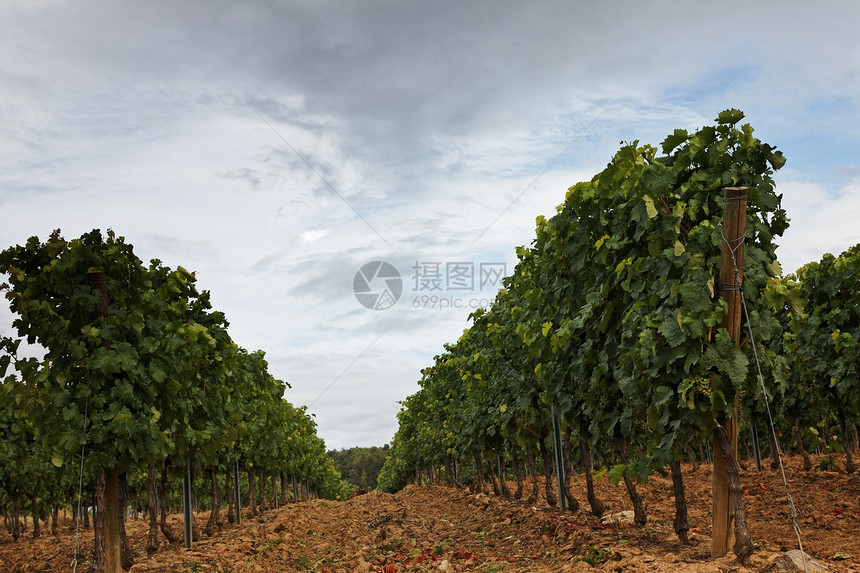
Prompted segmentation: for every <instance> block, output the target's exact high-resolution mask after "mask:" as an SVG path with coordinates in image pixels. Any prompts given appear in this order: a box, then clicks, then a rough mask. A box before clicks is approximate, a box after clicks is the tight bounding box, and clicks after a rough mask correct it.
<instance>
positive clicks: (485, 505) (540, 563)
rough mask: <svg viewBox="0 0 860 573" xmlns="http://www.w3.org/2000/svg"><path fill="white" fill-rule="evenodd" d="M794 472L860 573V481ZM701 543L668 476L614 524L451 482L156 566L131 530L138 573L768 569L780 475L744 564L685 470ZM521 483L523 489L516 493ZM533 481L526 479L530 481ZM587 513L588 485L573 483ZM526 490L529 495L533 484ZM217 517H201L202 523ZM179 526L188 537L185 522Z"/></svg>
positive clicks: (825, 529) (620, 491)
mask: <svg viewBox="0 0 860 573" xmlns="http://www.w3.org/2000/svg"><path fill="white" fill-rule="evenodd" d="M799 468H800V460H799V459H794V460H789V461H788V463H787V471H788V479H789V487H790V490H791V493H792V496H793V498H794V501H795V505H796V507H797V511H798V520H799V525H800V528H801V532H802V541H803V547H804V549H805V551H806V552H807V553H809V554H810V555H812V556H813V557H814V558H815V559H816V560H818V561H819V562H820V563H821V564H823V565H825V566H826V567H828V569H830V570H831V571H839V572H852V571H860V476H857V475H853V476H846V475H845V474H843V473H838V472H824V471H818V470H814V471H812V472H803V471H801V470H800V469H799ZM684 469H685V485H686V487H687V502H688V507H689V512H690V516H689V517H690V525H691V527H692V529H691V533H690V544H689V545H686V546H684V545H681V544H680V543H679V542H678V539H677V537H676V536H675V534H674V532H673V531H672V525H671V524H672V519H673V517H674V500H673V498H672V485H671V481H670V480H669V479H668V478H662V477H660V476H654V477H652V478H651V479H650V480H649V482H648V483H647V484H645V485H642V486H639V487H640V491H641V492H642V493H643V494H644V496H645V503H646V505H647V510H648V523H647V525H646V526H645V527H642V528H639V527H635V526H633V525H631V524H625V523H621V524H606V523H602V522H601V520H600V519H599V518H597V517H594V516H592V515H590V514H588V513H576V514H570V513H564V514H563V513H560V512H558V511H555V510H552V509H550V508H549V507H548V506H546V505H545V504H543V503H542V502H539V504H537V505H536V504H529V503H527V502H525V501H515V500H508V499H503V498H497V497H495V496H493V495H492V494H491V495H489V496H485V495H483V494H478V495H473V494H471V493H470V492H467V491H462V490H456V489H453V488H449V487H444V486H425V487H415V486H409V487H408V488H406V489H405V490H403V491H401V492H399V493H397V494H395V495H389V494H383V493H379V492H371V493H369V494H366V495H361V496H357V497H355V498H353V499H351V500H348V501H343V502H333V501H324V500H314V501H310V502H302V503H297V504H290V505H287V506H283V507H281V508H279V509H273V510H269V511H267V512H265V513H264V514H263V515H262V516H261V517H257V518H252V519H243V521H242V524H241V525H240V526H232V525H231V526H227V527H225V528H224V530H223V531H221V532H220V533H218V534H216V535H215V536H213V537H211V538H207V537H204V538H203V539H201V540H200V541H199V542H197V543H195V544H194V547H193V549H192V550H190V551H189V550H186V549H185V548H184V547H182V546H180V547H177V546H167V545H166V544H164V543H163V542H162V547H161V549H160V550H159V551H158V552H157V553H155V554H154V555H152V556H149V557H147V556H146V555H145V553H144V552H143V547H144V544H145V541H146V524H145V522H144V521H143V520H140V521H134V520H130V521H128V522H127V525H126V527H127V530H128V532H129V536H130V538H131V542H132V550H133V552H134V553H135V555H136V564H135V566H134V567H133V568H132V572H136V573H142V572H197V571H201V572H202V571H207V572H246V571H266V572H268V571H317V572H352V571H362V572H383V573H392V572H395V571H447V572H449V573H451V572H458V571H480V572H487V573H495V572H499V571H537V572H549V571H587V570H591V569H595V570H599V571H678V572H702V573H707V572H714V573H717V572H737V573H744V572H751V571H762V570H765V569H767V567H768V566H769V565H770V564H771V563H772V562H773V561H774V559H776V558H777V557H778V556H779V555H780V554H782V552H784V551H786V550H790V549H795V548H796V547H797V539H796V536H795V534H794V533H793V531H792V527H791V520H790V516H789V507H788V503H787V501H786V494H785V488H784V486H783V484H782V478H781V475H780V474H779V472H775V471H770V470H764V471H762V472H761V473H759V472H757V471H755V470H754V469H747V470H746V471H743V472H742V475H741V482H742V486H743V488H744V499H745V502H746V509H747V515H748V517H749V526H750V532H751V534H752V538H753V541H754V542H755V543H756V545H757V551H756V553H755V554H754V555H753V557H752V558H750V559H749V560H748V561H747V562H746V563H741V562H739V561H738V560H737V559H736V558H735V557H734V556H733V555H729V556H727V557H724V558H721V559H717V560H711V559H710V531H709V528H710V517H709V512H710V503H711V501H710V490H711V468H710V466H707V465H702V466H700V467H699V468H698V469H693V468H691V467H689V466H685V468H684ZM510 485H513V484H510ZM527 485H528V484H527ZM574 488H575V489H574V491H575V493H576V495H577V496H578V497H579V500H580V503H581V504H582V505H583V507H587V504H586V502H585V499H584V498H585V495H584V489H585V484H584V480H583V478H582V476H575V477H574ZM526 489H529V488H526ZM597 493H598V497H599V498H600V499H601V501H603V502H604V503H606V504H607V505H608V506H609V508H610V511H611V512H621V511H625V510H630V509H632V507H631V505H630V502H629V500H628V499H627V497H626V491H625V489H624V487H623V485H621V486H613V485H611V484H609V483H608V482H607V480H606V478H605V477H604V478H602V479H601V480H599V481H598V483H597ZM207 517H208V514H207V513H205V512H203V513H201V514H199V515H198V516H197V519H198V520H199V522H200V523H204V522H205V519H206V518H207ZM173 526H174V528H175V529H176V530H177V531H181V529H182V528H181V524H180V523H179V522H178V516H177V517H175V518H174V521H173ZM92 543H93V539H92V532H91V531H83V532H81V533H80V536H79V549H78V555H79V562H78V565H77V571H87V570H88V569H89V566H90V560H91V556H92ZM74 555H75V536H74V533H73V532H70V531H69V530H68V529H63V530H62V531H61V533H60V535H59V536H58V537H52V536H51V535H50V534H47V535H43V536H42V537H41V538H40V539H36V540H34V539H32V538H30V537H22V538H21V539H20V540H19V541H18V542H17V543H15V542H13V541H12V539H11V537H10V536H9V535H8V533H6V532H5V531H0V571H3V572H5V571H10V572H19V571H20V572H25V571H26V572H36V571H72V570H73V567H72V561H73V557H74Z"/></svg>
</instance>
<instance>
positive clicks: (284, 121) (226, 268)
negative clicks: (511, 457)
mask: <svg viewBox="0 0 860 573" xmlns="http://www.w3.org/2000/svg"><path fill="white" fill-rule="evenodd" d="M858 21H860V4H858V3H856V2H851V1H839V0H836V1H830V2H826V3H813V2H809V1H808V0H806V1H803V2H796V1H791V0H788V1H785V0H783V1H775V0H771V1H760V2H754V3H753V2H747V1H743V2H707V3H704V2H702V3H693V2H686V1H681V0H676V1H672V0H667V1H652V2H632V1H613V0H610V1H605V2H586V1H584V0H579V1H570V2H560V1H556V2H545V1H543V2H542V1H537V2H521V1H516V2H515V1H493V2H490V1H486V0H476V1H470V2H451V1H445V0H442V1H437V2H418V1H408V0H404V1H400V2H395V1H371V0H362V1H355V2H346V1H339V2H335V1H328V0H308V1H282V2H275V1H257V2H253V1H249V2H238V1H233V2H230V1H218V0H215V1H206V2H202V1H187V2H174V1H167V0H148V1H147V2H128V1H107V0H104V1H99V0H75V1H68V2H63V1H59V0H57V1H43V0H23V1H15V0H6V1H4V2H2V3H0V24H2V29H3V31H4V32H3V34H2V35H0V222H2V224H0V249H2V248H6V247H8V246H11V245H15V244H23V243H24V242H25V241H26V240H27V238H28V237H30V236H33V235H35V236H38V237H40V238H42V239H44V238H46V237H47V236H48V235H49V234H50V233H51V231H53V230H54V229H61V230H62V233H63V235H64V236H65V237H66V238H69V239H71V238H74V237H78V236H80V235H81V234H83V233H85V232H88V231H90V230H92V229H94V228H98V229H102V230H105V229H108V228H111V229H113V230H114V231H115V232H116V233H117V234H118V235H122V236H124V237H125V238H126V240H127V241H128V242H130V243H131V244H133V245H134V247H135V252H136V253H137V255H138V256H139V257H140V258H141V259H142V260H143V261H144V262H148V261H149V260H150V259H153V258H158V259H160V260H162V261H163V262H164V264H166V265H168V266H171V267H176V266H183V267H184V268H186V269H188V270H191V271H194V272H195V273H196V276H197V278H198V286H199V287H200V288H202V289H206V290H209V291H211V293H212V302H213V306H214V307H215V308H216V309H217V310H221V311H223V312H224V313H225V314H226V315H227V318H228V320H229V321H230V333H231V336H232V337H233V339H234V341H236V343H237V344H239V345H240V346H242V347H244V348H246V349H248V350H249V351H254V350H257V349H261V350H264V351H265V352H266V357H267V360H268V361H269V370H270V372H271V373H272V374H273V375H274V376H275V377H277V378H279V379H281V380H284V381H286V382H288V383H289V384H290V386H291V388H289V389H288V390H287V393H286V398H287V399H288V400H290V401H291V402H293V403H294V404H296V405H308V408H309V411H310V412H311V413H313V414H314V415H315V420H316V422H317V424H318V433H319V435H320V436H321V437H322V438H323V439H324V440H325V441H326V445H327V447H328V448H338V449H339V448H347V447H351V446H373V445H382V444H384V443H387V442H389V441H390V439H391V437H392V436H393V434H394V432H395V431H396V429H397V421H396V413H397V411H398V410H399V404H398V401H400V400H403V399H404V398H406V397H407V396H408V395H410V394H412V393H414V392H415V391H416V390H417V389H418V385H417V381H418V380H419V378H420V376H421V374H420V371H421V369H422V368H424V367H427V366H430V365H431V364H432V363H433V357H434V356H435V355H437V354H440V353H441V352H442V351H443V347H442V345H443V344H444V343H447V342H454V341H455V340H456V339H457V338H458V337H459V336H460V334H461V333H462V331H463V329H465V328H467V327H468V324H469V323H468V315H469V313H470V312H471V311H472V310H474V308H475V307H477V306H482V305H486V304H487V303H488V302H489V301H491V300H492V299H493V296H494V295H495V291H496V290H497V289H498V287H499V281H498V278H499V276H501V275H500V274H499V273H500V271H504V273H503V274H510V273H511V272H512V270H513V266H514V264H515V262H516V255H515V248H516V247H517V246H518V245H528V244H529V243H530V242H531V240H532V239H533V238H534V225H535V218H536V217H537V216H538V215H552V214H553V213H555V207H556V206H557V205H558V204H560V203H561V202H562V201H563V200H564V195H565V192H566V190H567V188H568V187H570V186H572V185H574V184H575V183H577V182H579V181H584V180H588V179H590V178H591V177H592V176H593V175H594V174H596V173H598V172H599V171H600V170H602V169H603V168H604V167H605V166H606V164H607V162H608V161H609V160H610V159H611V157H612V156H613V154H614V153H615V151H617V149H618V147H619V146H620V142H622V141H625V142H629V141H634V140H638V141H640V142H642V143H650V144H652V145H658V144H659V143H660V142H661V141H662V140H663V139H664V138H665V137H666V135H668V134H670V133H672V132H673V130H674V129H676V128H684V129H689V130H694V129H696V128H697V127H701V126H703V125H708V124H712V123H713V120H714V118H715V117H716V116H717V114H718V113H719V112H720V111H722V110H724V109H727V108H739V109H741V110H743V111H744V112H745V114H746V118H747V121H749V122H750V123H751V124H752V126H753V127H754V128H755V130H756V131H755V134H756V136H757V137H759V138H760V139H762V140H763V141H765V142H767V143H770V144H771V145H775V146H777V147H778V148H779V149H780V150H782V151H783V153H784V154H785V156H786V158H787V164H786V166H785V168H783V169H782V170H781V171H779V172H778V173H776V175H775V177H774V178H775V181H776V183H777V191H778V192H779V193H781V194H782V195H783V206H784V208H785V209H786V210H787V212H788V216H789V217H790V218H791V227H790V228H789V230H788V231H787V232H786V233H785V235H784V237H782V238H781V239H780V240H779V245H780V247H779V249H778V255H779V259H780V262H781V264H782V266H783V269H784V271H785V272H786V273H788V272H792V271H794V270H796V269H797V268H798V267H800V266H801V265H803V264H805V263H807V262H810V261H813V260H819V259H820V258H821V256H822V254H824V253H826V252H830V253H833V254H838V253H841V252H842V251H844V250H845V249H847V248H848V247H850V246H852V245H854V244H856V243H858V242H860V232H858V223H857V221H858V220H860V159H859V158H860V153H858V152H860V36H858V34H857V28H856V23H857V22H858ZM380 261H381V262H384V263H386V264H384V265H381V264H379V262H380ZM374 262H376V264H373V263H374ZM392 269H393V270H392ZM380 270H381V271H383V272H382V274H381V275H380V274H379V271H380ZM386 271H387V272H388V275H387V276H386V275H385V272H386ZM360 273H363V274H360ZM398 275H399V285H400V293H399V298H398V300H397V301H396V303H395V304H393V305H391V304H390V303H391V300H389V299H379V300H374V299H373V296H370V297H368V296H364V297H357V296H356V291H358V293H359V294H364V295H367V294H370V295H378V294H380V293H382V292H384V290H385V289H386V287H388V288H389V289H394V292H396V286H397V284H398V279H397V277H398ZM368 301H369V302H368ZM365 304H369V306H371V307H373V306H374V304H376V305H377V306H379V307H380V308H379V309H373V308H366V306H365ZM11 320H12V317H11V314H10V312H9V310H8V308H7V307H6V306H5V305H0V335H9V334H11V326H10V325H11Z"/></svg>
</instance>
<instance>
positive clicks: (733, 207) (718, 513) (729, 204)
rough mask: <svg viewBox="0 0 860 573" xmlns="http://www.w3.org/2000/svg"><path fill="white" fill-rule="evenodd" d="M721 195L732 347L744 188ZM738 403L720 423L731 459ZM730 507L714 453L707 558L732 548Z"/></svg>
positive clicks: (721, 464)
mask: <svg viewBox="0 0 860 573" xmlns="http://www.w3.org/2000/svg"><path fill="white" fill-rule="evenodd" d="M724 191H725V193H724V195H723V199H724V207H723V209H724V210H723V242H722V250H721V252H720V296H721V297H723V299H725V301H726V303H727V304H728V307H729V309H728V312H727V314H726V317H725V320H724V321H723V326H725V327H726V330H728V332H729V336H731V338H732V340H734V341H735V344H739V343H740V334H741V310H742V308H741V286H742V285H743V272H744V234H745V233H746V219H747V188H746V187H727V188H726V189H725V190H724ZM737 421H738V401H737V399H736V400H735V407H734V412H733V414H732V416H731V417H730V418H726V419H724V420H723V421H722V422H721V424H720V425H721V426H722V427H723V429H724V430H725V432H726V437H727V438H728V441H729V445H730V446H731V450H732V453H733V455H734V459H737V454H738V423H737ZM734 514H735V510H734V505H733V504H732V500H731V496H730V493H729V476H728V472H727V468H726V464H725V460H724V458H723V456H721V455H719V454H718V452H717V451H716V448H715V452H714V478H713V505H712V514H711V515H712V517H711V557H714V558H716V557H722V556H723V555H725V554H726V553H728V552H729V551H731V550H732V549H733V547H734V542H735V535H734V527H733V519H734Z"/></svg>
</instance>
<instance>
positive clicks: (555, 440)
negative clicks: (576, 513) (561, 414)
mask: <svg viewBox="0 0 860 573" xmlns="http://www.w3.org/2000/svg"><path fill="white" fill-rule="evenodd" d="M550 415H551V416H552V445H553V450H555V477H556V481H557V482H558V507H559V509H561V510H562V511H567V496H565V495H564V492H565V483H567V481H566V480H567V476H565V475H564V460H563V459H562V452H561V427H560V426H559V423H558V416H556V415H555V405H554V404H550ZM547 479H550V477H549V476H547Z"/></svg>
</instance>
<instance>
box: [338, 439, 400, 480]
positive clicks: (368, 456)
mask: <svg viewBox="0 0 860 573" xmlns="http://www.w3.org/2000/svg"><path fill="white" fill-rule="evenodd" d="M326 455H328V457H329V458H331V459H332V460H333V461H334V467H335V469H337V471H339V472H340V475H341V477H343V479H344V480H346V481H347V482H349V483H350V484H351V485H353V486H355V487H356V488H360V489H367V490H372V489H376V479H377V478H378V477H379V471H380V470H381V469H382V465H383V464H384V463H385V458H386V457H387V456H388V444H385V445H384V446H382V447H381V448H380V447H378V446H373V447H371V448H359V447H355V448H349V449H348V450H347V449H340V450H329V451H328V452H326Z"/></svg>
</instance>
